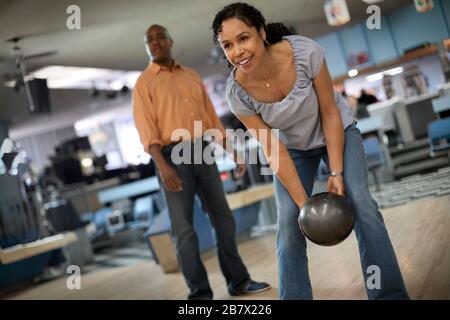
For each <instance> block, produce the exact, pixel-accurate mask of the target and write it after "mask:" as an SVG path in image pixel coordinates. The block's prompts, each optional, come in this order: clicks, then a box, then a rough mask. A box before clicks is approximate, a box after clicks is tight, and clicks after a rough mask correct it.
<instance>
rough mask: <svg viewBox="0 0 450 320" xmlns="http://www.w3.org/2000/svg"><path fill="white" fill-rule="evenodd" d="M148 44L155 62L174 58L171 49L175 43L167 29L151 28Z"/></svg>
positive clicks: (147, 35)
mask: <svg viewBox="0 0 450 320" xmlns="http://www.w3.org/2000/svg"><path fill="white" fill-rule="evenodd" d="M146 42H147V45H148V48H149V49H150V54H151V55H152V59H153V61H155V62H161V61H167V60H170V59H171V58H172V54H171V48H172V45H173V41H172V39H170V36H169V34H168V33H167V31H166V30H165V29H163V28H161V27H159V26H153V27H151V28H150V29H149V30H148V31H147V34H146Z"/></svg>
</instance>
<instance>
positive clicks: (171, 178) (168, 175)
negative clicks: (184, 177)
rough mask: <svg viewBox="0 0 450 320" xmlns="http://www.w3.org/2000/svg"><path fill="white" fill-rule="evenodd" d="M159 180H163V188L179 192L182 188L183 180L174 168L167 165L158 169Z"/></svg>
mask: <svg viewBox="0 0 450 320" xmlns="http://www.w3.org/2000/svg"><path fill="white" fill-rule="evenodd" d="M159 175H160V176H161V181H162V182H163V184H164V186H165V188H166V189H167V190H168V191H171V192H180V191H182V190H183V181H181V179H180V177H178V174H177V172H176V170H175V169H174V168H172V167H171V166H169V165H167V166H164V167H163V168H161V169H160V174H159Z"/></svg>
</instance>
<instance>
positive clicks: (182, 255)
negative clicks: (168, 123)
mask: <svg viewBox="0 0 450 320" xmlns="http://www.w3.org/2000/svg"><path fill="white" fill-rule="evenodd" d="M172 146H173V145H172ZM170 152H171V148H170V147H165V148H163V155H164V157H165V159H166V161H167V162H168V163H169V164H170V165H171V166H172V167H173V168H174V169H175V170H176V172H177V174H178V176H179V178H180V179H181V180H182V181H183V190H182V191H180V192H171V191H169V190H167V189H166V188H165V187H164V185H163V184H162V183H161V182H160V185H161V186H162V187H163V190H164V196H165V198H166V201H167V206H168V211H169V217H170V222H171V227H172V236H173V239H174V246H175V251H176V254H177V260H178V263H179V265H180V268H181V271H182V273H183V276H184V278H185V280H186V284H187V286H188V287H189V290H190V294H189V296H190V297H194V296H196V295H199V294H202V293H205V292H211V294H212V290H211V286H210V284H209V281H208V276H207V273H206V269H205V267H204V265H203V262H202V260H201V258H200V251H199V243H198V237H197V234H196V233H195V230H194V221H193V220H194V197H195V195H196V194H198V195H199V197H200V200H201V203H202V208H203V209H204V211H206V212H207V213H208V215H209V219H210V221H211V224H212V226H213V227H214V230H215V234H216V240H217V255H218V258H219V265H220V268H221V271H222V273H223V275H224V277H225V280H226V282H227V285H228V288H229V289H230V290H238V291H239V290H241V289H242V288H244V287H245V286H246V285H247V283H248V282H249V281H250V275H249V274H248V272H247V268H246V267H245V265H244V263H243V262H242V259H241V257H240V255H239V253H238V249H237V244H236V239H235V234H236V225H235V221H234V217H233V213H232V212H231V210H230V207H229V206H228V202H227V199H226V197H225V192H224V190H223V184H222V180H221V179H220V174H219V171H218V169H217V165H216V164H215V163H213V164H206V163H202V164H193V161H192V164H178V165H175V164H173V162H172V161H171V157H170ZM192 154H193V151H192ZM158 178H159V174H158Z"/></svg>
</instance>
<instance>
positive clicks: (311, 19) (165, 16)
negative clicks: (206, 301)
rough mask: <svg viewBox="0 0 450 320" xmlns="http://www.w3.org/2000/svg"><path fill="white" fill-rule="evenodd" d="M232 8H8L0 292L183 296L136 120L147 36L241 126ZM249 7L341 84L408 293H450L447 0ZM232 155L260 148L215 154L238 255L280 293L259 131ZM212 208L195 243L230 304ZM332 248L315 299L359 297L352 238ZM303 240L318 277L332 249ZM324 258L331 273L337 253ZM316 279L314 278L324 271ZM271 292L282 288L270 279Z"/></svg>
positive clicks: (2, 14)
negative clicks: (161, 41) (160, 33)
mask: <svg viewBox="0 0 450 320" xmlns="http://www.w3.org/2000/svg"><path fill="white" fill-rule="evenodd" d="M229 3H231V2H229V1H220V0H191V1H181V0H164V1H162V0H146V1H143V0H131V1H127V2H124V1H119V0H108V1H106V0H95V1H75V2H74V1H65V0H62V1H56V0H54V1H51V0H37V1H36V0H14V1H12V0H2V1H1V2H0V82H1V85H0V147H1V152H0V297H4V298H18V299H20V298H31V299H34V298H37V299H39V298H48V299H55V298H67V299H73V298H83V299H85V298H94V299H109V298H118V299H179V298H181V299H182V298H184V296H185V294H186V292H185V290H186V289H185V287H184V286H183V284H182V281H183V280H182V276H181V274H180V273H179V270H178V266H177V263H176V260H175V257H174V253H173V249H172V247H171V244H172V243H171V238H170V222H169V220H168V215H167V209H166V203H165V199H164V198H163V196H162V194H161V192H160V188H159V183H158V181H157V178H156V176H155V167H154V163H153V162H152V161H151V158H150V156H149V155H148V154H146V153H145V152H144V151H143V148H142V146H141V144H140V141H139V138H138V134H137V131H136V129H135V126H134V122H133V118H132V105H131V91H132V90H133V87H134V83H135V81H136V79H137V77H138V76H139V74H140V73H141V72H142V70H144V69H145V68H146V66H147V64H148V57H147V55H146V52H145V49H144V42H143V40H144V33H145V31H146V29H147V27H148V26H149V25H151V24H155V23H157V24H160V25H163V26H165V27H166V28H167V29H168V30H169V32H170V34H171V36H172V38H173V40H174V46H173V51H172V52H173V57H174V58H175V59H177V60H178V61H180V62H181V63H183V64H185V65H187V66H189V67H191V68H194V69H195V70H197V71H198V72H199V73H200V75H201V76H202V77H203V80H204V84H205V86H206V88H207V91H208V93H209V95H210V98H211V100H212V101H213V104H214V107H215V108H216V111H217V113H218V115H219V116H220V118H221V120H222V122H223V124H224V126H225V127H226V128H230V129H237V128H243V126H242V124H241V123H240V122H239V120H238V119H237V118H235V117H234V116H233V115H232V114H231V112H230V111H229V108H228V106H227V103H226V100H225V85H226V79H227V77H228V74H229V71H228V68H227V63H226V61H225V59H224V57H223V53H222V50H221V49H220V47H217V46H216V45H215V44H214V42H213V40H212V30H211V27H210V24H211V22H212V19H213V17H214V15H215V13H216V12H217V11H219V10H220V9H221V8H222V7H223V6H224V5H226V4H229ZM249 3H251V4H253V5H254V6H256V7H257V8H258V9H260V10H261V12H262V13H263V15H264V16H265V17H266V19H267V20H268V21H267V22H283V23H284V24H286V25H287V26H288V27H289V28H290V29H291V30H292V31H293V32H294V33H296V34H300V35H304V36H307V37H310V38H312V39H314V40H315V41H317V42H318V43H319V44H320V45H321V46H322V47H323V48H324V49H325V52H326V60H327V63H328V68H329V70H330V73H331V75H332V77H333V83H334V86H335V89H336V90H337V91H339V92H340V93H341V94H342V96H343V99H346V100H347V102H348V103H349V105H350V106H351V108H352V110H353V113H354V117H355V119H356V120H357V121H358V124H357V126H358V127H359V129H360V130H361V133H362V135H363V138H364V147H365V151H366V156H367V161H368V168H369V182H370V189H371V191H372V192H373V195H374V198H375V199H376V200H377V201H378V204H379V206H380V209H381V210H382V212H383V215H384V216H385V219H386V223H387V226H388V228H389V231H390V234H391V236H392V239H393V242H394V246H395V247H396V250H397V252H398V254H399V261H400V264H401V267H402V271H404V273H405V279H406V280H405V281H406V282H407V285H408V284H409V288H410V289H411V291H412V292H411V296H412V297H413V298H419V299H420V298H424V299H426V298H440V299H442V298H444V299H448V298H450V289H449V288H450V283H449V281H450V280H449V279H450V274H449V270H450V256H449V255H450V254H449V252H448V248H447V247H446V246H447V245H448V243H449V240H450V239H449V236H448V234H449V233H448V228H450V220H449V217H448V208H449V205H450V203H449V202H450V196H449V194H450V167H449V150H450V141H449V140H450V111H449V110H450V82H449V81H450V24H449V21H450V1H447V0H434V1H425V0H385V1H377V0H325V1H323V0H321V1H317V0H283V1H273V0H272V1H269V0H258V1H256V0H255V1H250V2H249ZM73 5H75V6H73ZM373 5H375V7H370V6H373ZM239 148H240V149H241V150H243V151H245V152H247V153H250V154H253V155H256V161H254V162H255V163H256V164H249V165H248V172H247V174H246V175H245V176H244V177H242V178H236V177H235V176H234V174H233V171H232V170H233V169H234V166H235V164H234V163H233V161H231V160H230V159H228V158H226V157H222V156H221V154H220V152H219V153H218V154H217V158H218V160H217V162H218V165H219V170H220V171H221V178H222V181H223V183H224V187H225V191H226V192H227V199H228V201H229V203H230V206H231V207H232V209H233V214H234V217H235V220H236V224H237V236H238V239H239V243H240V248H242V249H240V250H242V251H241V252H242V255H243V257H244V260H245V261H249V265H250V270H253V273H256V274H258V275H259V278H262V279H265V280H266V281H268V282H271V283H272V284H274V287H275V288H276V281H277V280H276V278H277V277H276V254H275V223H276V206H275V203H274V198H273V186H272V176H267V175H261V168H264V167H267V164H266V161H265V159H264V157H263V156H262V154H261V152H260V148H259V145H258V143H257V142H256V141H254V140H252V139H249V140H247V141H241V143H240V145H239ZM254 151H256V152H254ZM327 175H328V170H327V168H326V166H325V165H324V164H323V163H322V164H321V166H320V168H319V172H318V173H317V183H316V187H315V192H320V191H324V190H325V189H326V179H327ZM203 213H204V212H203V210H202V208H201V205H200V202H199V201H198V199H197V200H196V204H195V228H196V231H197V233H198V237H199V245H200V248H201V251H202V252H203V255H204V256H203V257H204V259H205V261H207V268H208V270H209V271H210V274H211V277H212V279H214V281H212V282H214V283H215V285H216V287H217V288H218V289H217V290H218V291H219V292H222V291H223V292H222V293H219V295H218V297H219V298H223V299H229V298H230V297H229V296H228V295H227V293H226V290H225V287H224V283H223V282H224V281H223V280H222V278H221V275H220V270H219V268H218V266H217V262H216V258H215V251H214V247H215V235H214V232H213V231H212V230H211V227H210V223H209V220H208V218H207V216H206V215H205V214H203ZM341 246H343V247H341ZM338 247H339V248H340V249H339V248H333V249H329V250H344V251H345V250H348V255H349V256H350V257H352V258H351V259H350V262H346V263H348V267H349V268H348V269H349V270H352V272H353V273H352V272H350V271H348V273H345V272H344V273H343V274H342V276H341V277H337V280H334V281H335V282H332V284H328V285H323V286H321V285H319V286H318V287H317V289H315V290H317V292H316V293H317V294H316V297H318V298H325V299H326V298H330V297H331V298H336V295H339V292H340V291H339V290H341V289H345V290H346V291H345V292H346V294H347V295H346V296H345V297H344V296H343V297H344V298H356V299H360V298H361V299H364V298H365V293H364V291H363V287H362V283H359V281H360V280H359V279H360V278H361V277H360V276H359V275H360V272H361V271H360V269H359V266H358V256H357V249H356V244H355V242H354V240H349V241H347V242H346V243H344V244H342V245H340V246H338ZM252 248H253V249H252ZM254 248H259V249H258V250H255V249H254ZM310 250H311V251H312V256H311V259H312V262H311V263H312V264H313V266H316V269H315V270H318V269H320V268H327V267H328V266H324V264H323V263H321V262H323V261H325V260H322V259H325V256H330V255H329V253H328V254H327V253H326V251H323V250H324V249H323V248H318V247H315V246H314V245H312V246H311V249H310ZM331 252H334V251H331ZM345 252H347V251H345ZM419 252H421V253H420V254H419ZM331 256H332V257H334V258H333V259H334V260H332V261H334V263H335V264H333V263H330V268H333V265H334V266H336V265H340V264H341V263H343V262H342V261H344V260H342V261H341V260H339V259H341V258H339V255H336V256H333V255H331ZM267 257H270V259H267ZM438 258H439V259H438ZM342 259H343V258H342ZM435 259H438V260H435ZM345 261H347V260H345ZM325 264H327V263H325ZM70 265H75V266H77V267H78V268H79V271H80V274H82V277H84V278H83V279H87V280H86V282H85V283H84V284H85V287H83V288H84V289H82V290H70V289H68V288H67V286H66V279H67V277H68V276H70V275H71V273H70V272H69V273H68V272H67V270H68V269H67V268H68V266H70ZM352 268H354V269H352ZM77 270H78V269H77ZM311 270H314V268H313V267H311ZM320 270H322V271H323V269H320ZM333 270H335V269H333ZM311 272H312V279H313V280H314V281H317V283H321V282H320V281H321V279H322V278H321V277H322V276H323V274H325V273H326V272H325V271H324V272H323V273H322V272H319V273H314V271H311ZM355 273H356V274H357V275H358V277H357V278H358V280H354V274H355ZM113 279H116V280H117V279H119V280H117V281H116V280H113ZM120 279H122V280H120ZM349 279H351V280H349ZM424 279H428V280H427V282H425V280H424ZM430 279H431V280H430ZM110 280H111V281H110ZM349 281H350V282H349ZM180 282H181V283H180ZM105 283H109V286H106V285H105ZM220 290H222V291H220ZM261 298H264V299H276V298H277V294H276V290H275V289H274V290H273V291H269V292H268V293H267V294H265V295H263V296H261Z"/></svg>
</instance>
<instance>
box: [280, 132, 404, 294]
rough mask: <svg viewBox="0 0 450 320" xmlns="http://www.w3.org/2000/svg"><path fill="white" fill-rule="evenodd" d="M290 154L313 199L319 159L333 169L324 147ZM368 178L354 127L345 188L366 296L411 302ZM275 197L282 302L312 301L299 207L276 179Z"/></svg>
mask: <svg viewBox="0 0 450 320" xmlns="http://www.w3.org/2000/svg"><path fill="white" fill-rule="evenodd" d="M289 153H290V155H291V158H292V160H293V161H294V163H295V166H296V168H297V172H298V174H299V177H300V179H301V181H302V184H303V187H304V189H305V192H306V193H307V195H308V196H311V193H312V191H313V186H314V180H315V176H316V172H317V168H318V166H319V163H320V160H321V159H323V160H324V161H325V162H326V164H327V165H329V162H328V154H327V150H326V147H321V148H318V149H314V150H308V151H300V150H289ZM367 175H368V172H367V163H366V158H365V153H364V147H363V144H362V137H361V133H360V131H359V129H358V128H357V127H356V126H355V124H352V125H350V126H349V127H348V128H347V129H345V148H344V184H345V192H346V198H347V200H348V201H349V202H350V203H351V205H352V206H353V209H354V212H355V216H356V217H355V226H354V231H355V234H356V238H357V240H358V247H359V254H360V259H361V267H362V273H363V275H364V283H365V287H366V291H367V295H368V297H369V299H408V293H407V292H406V288H405V285H404V282H403V278H402V275H401V272H400V268H399V266H398V263H397V258H396V256H395V252H394V249H393V247H392V244H391V241H390V239H389V235H388V232H387V230H386V227H385V225H384V220H383V217H382V216H381V213H380V211H379V210H378V205H377V203H376V202H375V200H374V199H373V198H372V196H371V195H370V192H369V188H368V181H367ZM275 193H276V194H275V196H276V200H277V211H278V231H277V254H278V270H279V295H280V299H312V298H313V295H312V289H311V283H310V278H309V273H308V257H307V255H306V240H305V237H304V236H303V235H302V234H301V232H300V229H299V226H298V220H297V219H298V215H299V208H298V207H297V206H296V204H295V203H294V201H293V200H292V198H291V197H290V195H289V193H288V192H287V190H286V188H285V187H284V186H283V185H282V184H281V182H280V181H279V180H278V178H276V177H275ZM378 271H379V280H380V281H379V282H378V283H377V281H375V280H376V279H375V278H374V277H375V276H376V275H375V272H378ZM329 276H330V277H334V276H338V275H332V274H330V275H329Z"/></svg>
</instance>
